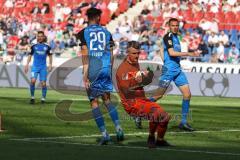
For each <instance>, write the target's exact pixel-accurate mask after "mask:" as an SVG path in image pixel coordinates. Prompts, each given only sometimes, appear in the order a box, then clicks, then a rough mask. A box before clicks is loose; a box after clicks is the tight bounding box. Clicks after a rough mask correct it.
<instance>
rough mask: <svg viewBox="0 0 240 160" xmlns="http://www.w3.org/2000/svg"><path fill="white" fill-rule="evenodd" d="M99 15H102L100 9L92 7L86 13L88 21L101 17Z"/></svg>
mask: <svg viewBox="0 0 240 160" xmlns="http://www.w3.org/2000/svg"><path fill="white" fill-rule="evenodd" d="M101 14H102V11H101V10H100V9H97V8H93V7H92V8H89V9H88V10H87V13H86V15H87V17H88V19H94V18H96V17H98V16H101Z"/></svg>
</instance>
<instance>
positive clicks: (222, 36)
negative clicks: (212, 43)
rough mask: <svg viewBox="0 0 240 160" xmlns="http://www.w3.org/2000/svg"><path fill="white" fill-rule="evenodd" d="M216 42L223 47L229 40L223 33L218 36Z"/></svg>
mask: <svg viewBox="0 0 240 160" xmlns="http://www.w3.org/2000/svg"><path fill="white" fill-rule="evenodd" d="M218 41H219V42H223V44H224V45H226V44H228V41H229V38H228V36H227V35H226V34H225V33H224V34H220V35H219V36H218Z"/></svg>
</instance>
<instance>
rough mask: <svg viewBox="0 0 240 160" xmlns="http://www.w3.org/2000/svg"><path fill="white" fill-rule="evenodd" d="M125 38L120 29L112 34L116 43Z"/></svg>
mask: <svg viewBox="0 0 240 160" xmlns="http://www.w3.org/2000/svg"><path fill="white" fill-rule="evenodd" d="M122 37H123V35H122V34H121V33H120V32H119V29H118V28H116V31H115V32H114V33H113V34H112V38H113V41H114V42H120V39H121V38H122Z"/></svg>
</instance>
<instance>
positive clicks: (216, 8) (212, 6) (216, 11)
mask: <svg viewBox="0 0 240 160" xmlns="http://www.w3.org/2000/svg"><path fill="white" fill-rule="evenodd" d="M218 10H219V6H218V5H217V4H216V3H213V4H212V5H211V8H210V12H212V13H218Z"/></svg>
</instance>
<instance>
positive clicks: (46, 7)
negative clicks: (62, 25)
mask: <svg viewBox="0 0 240 160" xmlns="http://www.w3.org/2000/svg"><path fill="white" fill-rule="evenodd" d="M41 13H42V14H48V13H50V7H49V4H48V3H43V7H42V9H41Z"/></svg>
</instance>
